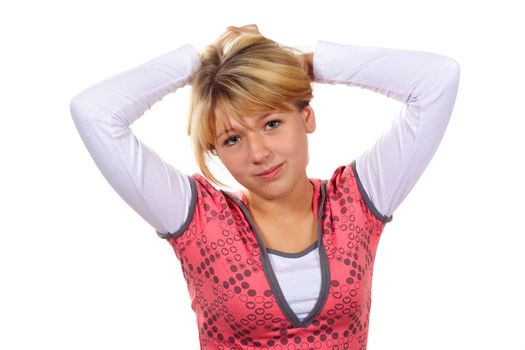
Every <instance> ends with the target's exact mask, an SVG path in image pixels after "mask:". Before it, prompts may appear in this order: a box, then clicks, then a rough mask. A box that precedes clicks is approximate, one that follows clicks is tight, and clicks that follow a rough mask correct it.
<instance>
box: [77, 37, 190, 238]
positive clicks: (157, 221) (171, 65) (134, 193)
mask: <svg viewBox="0 0 525 350" xmlns="http://www.w3.org/2000/svg"><path fill="white" fill-rule="evenodd" d="M199 66H200V59H199V56H198V53H197V52H196V50H195V49H194V48H193V47H192V46H191V45H184V46H182V47H180V48H179V49H177V50H174V51H172V52H169V53H167V54H164V55H162V56H160V57H157V58H155V59H153V60H151V61H149V62H146V63H144V64H142V65H140V66H138V67H136V68H133V69H130V70H128V71H125V72H123V73H120V74H118V75H116V76H113V77H111V78H109V79H106V80H104V81H102V82H100V83H98V84H95V85H94V86H92V87H90V88H88V89H87V90H85V91H83V92H81V93H80V94H78V95H77V96H75V97H74V98H73V99H72V100H71V105H70V107H71V115H72V117H73V121H74V123H75V126H76V128H77V130H78V132H79V134H80V136H81V138H82V140H83V141H84V144H85V145H86V147H87V149H88V151H89V153H90V154H91V156H92V158H93V160H94V161H95V163H96V165H97V166H98V168H99V169H100V171H101V172H102V174H103V175H104V177H105V178H106V180H107V181H108V182H109V183H110V185H111V186H112V187H113V188H114V189H115V191H117V193H118V194H119V195H120V196H121V197H122V198H123V199H124V200H125V201H126V202H127V203H128V204H129V205H130V206H131V207H132V208H133V209H134V210H135V211H136V212H137V213H138V214H139V215H140V216H142V217H143V218H144V219H145V220H146V221H147V222H148V223H149V224H150V225H151V226H153V227H154V228H155V230H156V231H157V233H159V234H161V235H162V234H166V233H173V232H175V231H177V230H178V229H179V228H180V227H181V226H182V225H183V223H184V222H185V221H186V220H187V216H188V212H189V208H190V205H191V201H192V200H194V199H193V197H192V191H191V186H190V180H189V178H188V176H186V175H185V174H183V173H181V172H180V171H178V170H177V169H175V168H173V167H172V166H171V165H170V164H168V163H166V162H165V161H163V160H162V159H161V158H160V157H159V156H158V155H157V154H156V153H155V152H154V151H153V150H152V149H150V148H149V147H148V146H147V145H145V144H144V143H142V142H141V141H140V140H139V139H138V138H137V137H136V136H135V135H134V134H133V131H132V129H131V128H130V125H131V124H133V122H135V120H137V119H138V118H140V117H141V116H142V115H143V114H144V113H145V112H146V111H147V110H148V109H150V108H151V106H153V104H155V103H156V102H158V101H160V100H161V99H162V98H163V97H164V96H165V95H167V94H168V93H171V92H174V91H175V90H177V89H178V88H180V87H182V86H184V85H185V84H187V83H188V82H189V81H190V79H191V76H192V74H193V73H194V72H195V71H197V70H198V68H199Z"/></svg>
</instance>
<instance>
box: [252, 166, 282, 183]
mask: <svg viewBox="0 0 525 350" xmlns="http://www.w3.org/2000/svg"><path fill="white" fill-rule="evenodd" d="M282 168H283V164H282V163H281V164H279V165H277V166H276V167H273V168H271V169H269V170H267V171H263V172H262V173H259V174H257V177H259V178H261V179H265V180H268V179H272V178H274V177H276V176H277V175H279V173H280V172H281V169H282Z"/></svg>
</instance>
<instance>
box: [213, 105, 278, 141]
mask: <svg viewBox="0 0 525 350" xmlns="http://www.w3.org/2000/svg"><path fill="white" fill-rule="evenodd" d="M275 113H279V111H270V112H266V113H263V114H261V115H259V116H257V117H256V119H257V121H261V120H263V119H264V118H266V117H267V116H269V115H272V114H275ZM236 131H237V129H235V128H229V129H225V130H223V131H221V132H220V133H219V134H217V137H215V140H218V139H219V138H220V137H221V136H222V135H223V134H228V133H230V132H236Z"/></svg>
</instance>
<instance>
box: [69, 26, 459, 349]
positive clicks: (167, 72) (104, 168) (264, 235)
mask: <svg viewBox="0 0 525 350" xmlns="http://www.w3.org/2000/svg"><path fill="white" fill-rule="evenodd" d="M312 79H313V81H315V82H318V83H330V84H347V85H349V86H359V87H363V88H367V89H370V90H373V91H376V92H379V93H382V94H384V95H386V96H388V97H391V98H394V99H396V100H398V101H400V102H402V103H403V106H402V109H401V112H400V114H399V116H398V117H397V118H396V120H395V121H394V123H393V124H392V126H391V128H390V129H389V130H388V131H387V132H386V133H384V134H383V135H382V136H381V137H380V138H379V139H378V140H377V142H376V143H375V144H374V145H373V146H372V147H371V148H370V149H369V150H368V151H367V152H365V153H364V154H362V155H361V156H359V157H358V158H357V159H355V160H354V161H352V162H351V163H350V164H348V165H345V166H341V167H339V168H337V169H335V171H334V172H333V175H332V176H331V178H330V179H329V180H325V181H321V180H318V179H312V178H308V176H307V175H306V165H307V162H308V144H307V134H308V133H312V132H314V130H315V114H314V111H313V109H312V107H311V106H310V105H309V102H310V100H311V98H312V88H311V85H312V84H311V83H312ZM458 82H459V66H458V64H457V63H456V62H455V61H454V60H452V59H450V58H448V57H444V56H441V55H436V54H432V53H426V52H416V51H408V50H396V49H385V48H374V47H363V46H352V45H342V44H334V43H329V42H325V41H320V42H318V44H317V46H316V48H315V52H314V53H309V54H301V53H298V52H296V51H294V50H292V49H289V48H286V47H283V46H281V45H279V44H277V43H275V42H273V41H271V40H269V39H267V38H265V37H263V36H262V35H261V34H260V33H259V32H258V30H257V27H256V26H254V25H251V26H245V27H240V28H236V27H230V28H228V30H227V31H226V33H225V34H224V35H223V36H221V37H220V38H219V39H218V40H217V41H216V42H215V43H213V44H212V45H210V46H209V47H207V48H206V49H205V50H204V51H203V52H202V53H201V54H198V53H197V52H196V51H195V49H194V48H193V47H192V46H191V45H184V46H182V47H180V48H179V49H177V50H175V51H172V52H169V53H167V54H165V55H163V56H160V57H158V58H156V59H153V60H151V61H149V62H147V63H145V64H143V65H141V66H139V67H136V68H134V69H131V70H128V71H126V72H124V73H121V74H119V75H116V76H114V77H112V78H110V79H107V80H104V81H102V82H101V83H99V84H97V85H94V86H93V87H91V88H89V89H87V90H86V91H84V92H82V93H80V94H79V95H78V96H76V97H75V98H74V99H73V100H72V101H71V113H72V116H73V120H74V122H75V125H76V127H77V129H78V131H79V133H80V135H81V137H82V139H83V141H84V143H85V145H86V147H87V149H88V151H89V152H90V154H91V156H92V157H93V159H94V160H95V163H96V164H97V166H98V167H99V169H100V170H101V172H102V174H103V175H104V176H105V177H106V179H107V180H108V181H109V183H110V184H111V185H112V186H113V188H114V189H115V190H116V191H117V192H118V193H119V194H120V195H121V196H122V198H123V199H124V200H125V201H126V202H127V203H128V204H129V205H130V206H131V207H133V208H134V209H135V210H136V211H137V213H139V214H140V215H141V216H142V217H143V218H144V219H145V220H147V221H148V222H149V223H150V224H151V225H152V226H153V227H154V228H155V230H156V231H157V233H158V235H159V236H160V237H162V238H164V239H166V240H167V241H168V242H169V243H170V244H171V246H172V247H173V249H174V251H175V253H176V255H177V257H178V259H179V260H180V262H181V266H182V269H183V274H184V278H185V279H186V282H187V284H188V290H189V292H190V296H191V300H192V304H191V306H192V308H193V310H194V311H195V313H196V316H197V326H198V328H199V336H200V344H201V348H202V349H365V348H366V343H367V336H368V320H369V314H370V305H371V282H372V281H371V279H372V270H373V263H374V257H375V252H376V247H377V244H378V240H379V237H380V235H381V232H382V230H383V228H384V226H385V224H386V223H387V222H388V221H390V220H391V219H392V213H393V212H394V210H395V209H396V208H397V207H398V205H399V204H400V203H401V202H402V200H403V199H404V198H405V197H406V195H407V194H408V192H409V191H410V190H411V188H412V187H413V186H414V184H415V183H416V181H417V179H418V178H419V177H420V175H421V173H422V172H423V170H424V169H425V167H426V166H427V164H428V163H429V161H430V160H431V158H432V156H433V154H434V152H435V150H436V148H437V147H438V144H439V142H440V140H441V138H442V136H443V134H444V132H445V129H446V126H447V123H448V120H449V118H450V115H451V113H452V109H453V105H454V101H455V98H456V93H457V88H458ZM188 83H191V84H192V89H193V90H192V101H191V113H190V123H189V134H190V135H191V138H192V140H193V143H194V149H195V154H196V159H197V162H198V164H199V166H200V169H201V170H202V174H203V175H204V176H201V175H199V174H194V175H192V176H187V175H185V174H183V173H181V172H180V171H178V170H177V169H175V168H173V167H172V166H171V165H170V164H168V163H166V162H164V161H163V160H162V159H161V158H159V156H158V155H157V154H156V153H155V152H154V151H153V150H151V149H150V148H148V147H147V146H146V145H144V144H143V143H142V142H141V141H140V140H138V139H137V138H136V136H135V135H134V134H133V132H132V130H131V128H130V125H131V124H132V123H133V122H134V121H135V120H137V119H138V118H139V117H141V116H142V115H143V114H144V112H145V111H146V110H148V109H149V108H150V107H151V106H152V105H153V104H154V103H156V102H158V101H160V100H161V99H162V98H163V97H164V96H165V95H167V94H168V93H170V92H174V91H175V90H176V89H178V88H180V87H182V86H184V85H185V84H188ZM334 122H337V121H336V120H334ZM213 156H216V157H218V158H219V159H220V160H221V161H222V163H223V164H224V165H225V167H226V168H227V169H228V170H229V172H230V173H231V174H232V175H233V177H234V178H235V179H236V180H237V181H238V182H239V184H241V185H242V186H243V190H241V191H238V192H235V193H229V192H226V191H220V190H218V189H216V188H215V187H214V186H213V185H212V183H216V184H218V183H219V182H218V181H217V180H216V179H215V177H214V176H213V174H211V172H210V171H209V169H208V168H207V166H206V158H207V157H213Z"/></svg>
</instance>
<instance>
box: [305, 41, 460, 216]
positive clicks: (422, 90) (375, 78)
mask: <svg viewBox="0 0 525 350" xmlns="http://www.w3.org/2000/svg"><path fill="white" fill-rule="evenodd" d="M314 77H315V81H317V82H320V83H331V84H339V83H342V84H347V85H349V86H359V87H362V88H366V89H369V90H372V91H375V92H379V93H381V94H384V95H386V96H387V97H391V98H394V99H396V100H398V101H400V102H402V103H403V106H402V108H401V111H400V113H399V116H398V117H397V118H396V119H395V120H394V122H393V124H392V125H391V127H390V129H388V130H387V131H386V132H385V133H384V134H383V135H382V136H381V137H379V139H378V140H377V142H376V143H375V144H374V145H373V147H371V148H370V149H369V150H367V151H366V152H365V153H364V154H362V155H361V156H359V157H358V158H357V159H356V170H357V174H358V176H359V179H360V180H361V183H362V186H363V188H364V190H365V192H366V193H367V194H368V196H369V199H370V200H371V202H372V203H373V204H374V206H375V209H377V210H378V211H379V213H381V214H383V215H384V216H386V217H391V215H392V213H393V212H394V211H395V209H396V208H397V207H398V206H399V204H400V203H401V202H402V201H403V199H405V197H406V196H407V194H408V193H409V192H410V190H411V189H412V188H413V186H414V185H415V183H416V182H417V180H418V179H419V177H420V176H421V174H422V173H423V171H424V170H425V168H426V166H427V165H428V163H429V162H430V160H431V159H432V157H433V155H434V153H435V151H436V149H437V147H438V145H439V143H440V141H441V139H442V137H443V134H444V133H445V129H446V127H447V124H448V121H449V119H450V116H451V114H452V109H453V107H454V103H455V99H456V94H457V90H458V84H459V65H458V63H457V62H456V61H454V60H453V59H451V58H448V57H446V56H441V55H437V54H433V53H427V52H419V51H410V50H398V49H386V48H376V47H363V46H352V45H342V44H334V43H329V42H325V41H319V42H318V43H317V45H316V48H315V53H314Z"/></svg>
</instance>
